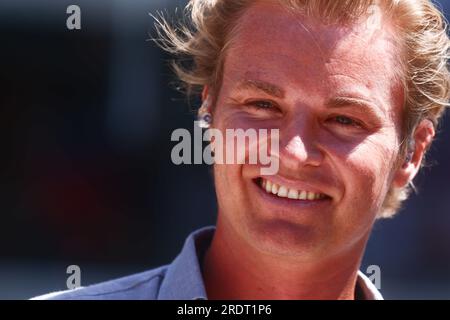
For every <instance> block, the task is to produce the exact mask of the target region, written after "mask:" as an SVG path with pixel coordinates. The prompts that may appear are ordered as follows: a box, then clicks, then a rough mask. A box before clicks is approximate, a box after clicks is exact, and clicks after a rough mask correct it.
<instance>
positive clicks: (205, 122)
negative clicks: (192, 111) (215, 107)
mask: <svg viewBox="0 0 450 320" xmlns="http://www.w3.org/2000/svg"><path fill="white" fill-rule="evenodd" d="M197 121H198V126H199V127H200V128H204V129H207V128H209V127H210V126H211V122H212V114H211V112H210V110H209V98H207V99H206V100H205V101H204V102H203V104H202V106H201V107H200V109H199V110H198V116H197Z"/></svg>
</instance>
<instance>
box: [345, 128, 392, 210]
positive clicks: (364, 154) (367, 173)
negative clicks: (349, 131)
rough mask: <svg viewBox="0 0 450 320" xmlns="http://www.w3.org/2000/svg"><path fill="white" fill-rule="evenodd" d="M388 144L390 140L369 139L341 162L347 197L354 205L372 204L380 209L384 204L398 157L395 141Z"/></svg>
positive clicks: (385, 138)
mask: <svg viewBox="0 0 450 320" xmlns="http://www.w3.org/2000/svg"><path fill="white" fill-rule="evenodd" d="M391 140H392V139H391ZM388 141H390V140H389V139H388V138H387V137H384V138H382V137H380V138H378V139H375V138H368V139H366V141H364V142H363V143H361V144H359V145H358V146H357V147H356V148H354V149H353V150H352V151H351V152H350V153H349V154H348V155H347V156H346V158H345V159H343V160H344V161H343V162H341V164H342V168H343V179H344V182H345V186H346V193H347V194H346V195H347V196H350V197H351V198H352V201H354V203H361V204H362V205H364V203H365V204H367V205H368V204H369V203H370V204H372V205H375V206H377V207H379V206H381V204H382V202H383V201H384V197H385V195H386V193H387V191H388V189H389V185H390V181H391V179H392V177H391V176H392V167H393V164H394V161H393V160H394V158H395V154H396V153H395V148H394V147H393V146H395V141H393V143H392V144H388V143H387V142H388Z"/></svg>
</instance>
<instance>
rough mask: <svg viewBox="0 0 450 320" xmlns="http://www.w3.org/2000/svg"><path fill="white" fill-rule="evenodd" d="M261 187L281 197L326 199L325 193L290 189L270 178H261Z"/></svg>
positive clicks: (310, 199) (309, 199)
mask: <svg viewBox="0 0 450 320" xmlns="http://www.w3.org/2000/svg"><path fill="white" fill-rule="evenodd" d="M261 187H262V188H263V189H265V190H266V192H267V193H272V194H274V195H277V196H278V197H281V198H286V197H287V198H289V199H298V200H308V201H312V200H320V199H324V198H325V195H324V194H323V193H315V192H310V191H305V190H296V189H290V188H288V187H285V186H280V185H278V184H276V183H273V182H271V181H269V180H265V179H261Z"/></svg>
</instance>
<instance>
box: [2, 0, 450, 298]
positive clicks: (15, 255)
mask: <svg viewBox="0 0 450 320" xmlns="http://www.w3.org/2000/svg"><path fill="white" fill-rule="evenodd" d="M185 3H186V1H182V0H179V1H175V0H174V1H171V0H96V1H92V0H91V1H88V0H79V1H76V2H73V1H64V0H59V1H54V0H39V1H34V0H1V1H0V41H1V47H0V92H1V94H0V141H1V147H2V148H1V150H2V151H1V154H2V156H1V157H0V174H1V177H0V210H1V213H2V219H1V222H0V230H1V232H0V299H25V298H30V297H32V296H35V295H38V294H43V293H46V292H49V291H54V290H63V289H66V279H67V277H68V276H69V275H68V274H66V268H67V266H69V265H74V264H75V265H79V266H80V268H81V284H82V285H88V284H91V283H94V282H99V281H104V280H108V279H111V278H115V277H120V276H123V275H127V274H130V273H134V272H139V271H143V270H146V269H149V268H152V267H156V266H159V265H162V264H166V263H169V262H170V261H171V260H172V259H173V258H174V257H175V255H176V254H177V253H178V251H179V250H180V248H181V246H182V244H183V241H184V239H185V237H186V236H187V235H188V234H189V233H190V232H191V231H192V230H194V229H195V228H198V227H201V226H205V225H210V224H213V223H214V221H215V218H216V205H215V195H214V190H213V185H212V179H211V177H210V172H209V170H210V169H209V168H208V167H207V166H205V165H191V166H176V165H173V164H172V162H171V160H170V151H171V148H172V147H173V146H174V143H173V142H171V141H170V135H171V133H172V131H173V130H174V129H175V128H182V127H183V128H187V129H189V130H192V129H193V123H192V120H193V114H194V113H193V111H192V109H193V108H194V107H193V106H192V105H189V104H188V103H187V101H186V99H185V98H184V97H183V96H182V95H181V94H180V93H178V92H177V91H175V90H174V85H171V83H173V81H174V78H173V76H172V74H171V71H170V69H169V68H168V63H167V61H168V59H169V56H167V55H166V54H164V53H163V52H161V50H159V49H158V48H157V47H156V46H155V45H154V44H153V43H152V42H151V41H148V39H149V38H150V33H152V32H153V31H152V29H153V21H152V19H151V17H150V16H149V13H155V12H156V10H164V9H167V11H168V12H169V13H173V12H174V10H175V8H176V7H178V8H179V9H180V8H183V7H184V4H185ZM440 3H441V5H442V7H443V8H444V10H445V11H446V12H448V13H450V5H449V3H448V2H447V1H440ZM71 4H77V5H79V6H80V8H81V26H82V29H81V30H77V31H69V30H68V29H67V28H66V19H67V17H68V15H67V14H66V8H67V7H68V6H69V5H71ZM153 34H154V33H153ZM194 104H195V103H194ZM440 131H441V132H440V133H439V136H438V138H437V140H436V142H435V144H434V145H433V147H432V149H431V152H430V153H429V156H428V159H429V162H430V164H431V167H430V168H425V169H424V170H423V172H422V174H420V176H419V177H418V179H417V185H418V187H419V190H420V193H419V194H418V195H413V196H412V197H411V199H410V200H409V201H408V202H407V205H406V206H405V207H404V209H403V210H402V211H401V212H400V214H398V215H397V216H396V217H395V218H394V219H391V220H386V221H380V222H378V223H377V224H376V225H375V228H374V231H373V235H372V238H371V239H370V242H369V244H368V248H367V252H366V255H365V258H364V262H363V266H362V271H365V270H366V268H367V266H369V265H378V266H380V268H381V292H382V294H383V295H384V296H385V297H386V298H399V299H405V298H414V299H419V298H425V299H430V298H444V299H449V298H450V272H448V271H449V270H450V232H449V231H450V181H449V180H450V179H449V178H450V166H449V164H450V121H449V115H447V116H446V118H445V119H444V122H443V126H442V127H441V130H440Z"/></svg>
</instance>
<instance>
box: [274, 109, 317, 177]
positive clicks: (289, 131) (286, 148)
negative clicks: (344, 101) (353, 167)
mask: <svg viewBox="0 0 450 320" xmlns="http://www.w3.org/2000/svg"><path fill="white" fill-rule="evenodd" d="M318 130H320V129H319V128H317V127H316V125H315V124H314V123H313V121H312V120H309V119H308V118H307V117H301V119H296V120H295V121H292V122H291V123H289V124H288V125H287V126H285V127H284V129H283V128H281V130H280V162H281V165H283V166H285V167H286V168H287V169H292V170H295V171H297V170H299V169H301V168H302V167H307V166H309V167H318V166H320V164H321V163H322V161H323V158H324V155H323V152H322V150H321V148H320V146H319V139H318V138H319V132H318Z"/></svg>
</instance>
